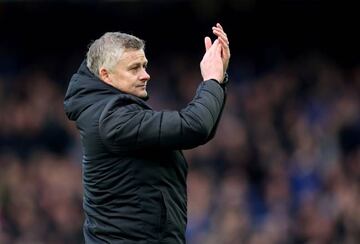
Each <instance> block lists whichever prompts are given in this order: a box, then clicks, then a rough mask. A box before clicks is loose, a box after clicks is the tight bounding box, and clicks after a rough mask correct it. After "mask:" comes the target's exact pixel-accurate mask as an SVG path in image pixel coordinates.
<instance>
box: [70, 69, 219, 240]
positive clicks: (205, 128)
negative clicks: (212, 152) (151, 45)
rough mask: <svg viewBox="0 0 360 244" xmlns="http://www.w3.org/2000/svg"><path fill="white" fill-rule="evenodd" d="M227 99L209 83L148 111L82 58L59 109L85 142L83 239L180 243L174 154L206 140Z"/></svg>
mask: <svg viewBox="0 0 360 244" xmlns="http://www.w3.org/2000/svg"><path fill="white" fill-rule="evenodd" d="M224 103H225V92H224V89H223V88H222V87H221V86H220V85H219V84H218V83H217V82H216V81H214V80H208V81H204V82H202V83H201V84H200V85H199V88H198V90H197V93H196V96H195V97H194V99H193V100H192V101H191V102H190V103H189V104H188V105H187V107H185V108H184V109H182V110H181V111H154V110H152V109H151V108H150V107H149V106H148V105H147V104H146V103H145V102H144V100H142V99H140V98H138V97H136V96H133V95H129V94H125V93H123V92H121V91H119V90H117V89H115V88H113V87H112V86H109V85H107V84H106V83H104V82H102V81H101V80H99V79H98V78H97V77H96V76H94V75H93V74H92V73H91V72H90V71H89V70H88V68H87V67H86V65H85V62H83V63H82V65H81V66H80V68H79V70H78V71H77V73H76V74H74V75H73V76H72V78H71V80H70V83H69V87H68V90H67V93H66V96H65V101H64V108H65V112H66V115H67V116H68V118H69V119H70V120H74V121H76V125H77V128H78V129H79V132H80V137H81V142H82V147H83V186H84V199H83V208H84V212H85V217H86V218H85V223H84V236H85V241H86V243H96V244H99V243H112V244H113V243H124V244H132V243H134V244H135V243H136V244H142V243H143V244H145V243H149V244H150V243H167V244H171V243H185V229H186V221H187V194H186V190H187V189H186V175H187V167H188V166H187V163H186V160H185V158H184V156H183V154H182V152H181V151H180V150H181V149H189V148H194V147H196V146H198V145H201V144H204V143H206V142H207V141H209V140H210V139H211V138H212V137H213V136H214V134H215V130H216V126H217V123H218V122H219V119H220V115H221V112H222V109H223V107H224Z"/></svg>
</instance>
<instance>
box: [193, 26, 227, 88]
mask: <svg viewBox="0 0 360 244" xmlns="http://www.w3.org/2000/svg"><path fill="white" fill-rule="evenodd" d="M212 30H213V33H214V34H215V35H216V36H217V39H216V40H215V42H214V43H212V42H211V39H210V38H209V37H205V49H206V53H205V55H204V57H203V60H202V61H201V63H200V67H201V74H202V76H203V78H204V80H206V79H209V75H210V74H211V72H208V71H207V70H206V69H207V67H206V66H207V65H208V64H206V65H205V63H208V62H209V60H206V59H207V58H208V56H212V57H213V58H214V54H213V53H212V54H207V53H208V52H215V53H216V51H214V50H216V49H217V48H219V47H220V50H218V51H220V53H219V54H220V58H221V63H222V66H223V67H222V74H221V75H220V76H219V74H214V73H215V72H217V71H215V70H214V72H212V73H213V74H211V75H212V76H213V77H211V76H210V78H214V79H216V80H218V81H219V82H220V83H222V81H223V79H224V74H225V72H226V70H227V68H228V66H229V60H230V48H229V40H228V38H227V35H226V33H225V32H224V30H223V28H222V26H221V25H220V24H219V23H217V24H216V26H213V27H212ZM215 46H216V47H215ZM216 62H218V57H217V56H216V60H213V65H215V63H216ZM209 73H210V74H209ZM215 77H218V78H215Z"/></svg>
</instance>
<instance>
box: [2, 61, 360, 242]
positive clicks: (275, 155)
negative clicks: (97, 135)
mask: <svg viewBox="0 0 360 244" xmlns="http://www.w3.org/2000/svg"><path fill="white" fill-rule="evenodd" d="M169 60H172V61H169ZM157 62H158V63H157ZM198 67H199V64H198V60H197V59H191V58H186V57H182V56H181V55H179V56H178V57H177V58H176V59H174V58H173V57H162V58H159V59H158V60H156V61H155V62H154V61H153V60H150V67H149V73H150V74H151V76H152V79H151V80H150V83H149V88H148V89H149V94H150V100H149V103H150V105H151V106H152V107H153V108H154V109H157V110H160V109H181V108H182V107H184V106H186V103H187V102H189V101H190V99H191V98H192V96H193V95H194V92H195V89H196V87H197V85H198V84H199V81H200V80H201V75H200V72H199V68H198ZM76 69H77V64H74V65H73V71H75V70H76ZM229 74H230V80H231V83H230V84H229V86H228V95H227V105H226V107H225V111H224V114H223V117H222V120H221V123H220V125H219V128H218V131H217V134H216V136H215V138H214V139H213V140H212V141H211V142H209V143H208V144H206V145H204V146H201V147H198V148H196V149H192V150H186V151H185V154H186V157H187V159H188V163H189V169H190V170H189V174H188V228H187V240H188V243H189V244H238V243H246V244H282V243H284V244H285V243H290V244H292V243H293V244H296V243H309V244H310V243H311V244H315V243H316V244H329V243H330V244H332V243H334V244H335V243H344V244H355V243H360V205H359V202H360V184H359V183H360V113H359V111H360V66H353V67H351V68H344V67H341V66H339V65H337V64H336V63H335V62H334V61H333V60H331V59H330V58H326V57H323V56H321V55H318V54H308V55H304V56H302V57H297V58H294V59H291V60H285V61H283V62H278V63H277V64H276V65H273V66H271V67H265V68H264V69H261V70H258V69H257V66H256V64H254V63H251V62H250V61H249V62H246V61H240V60H236V59H235V57H234V58H232V60H231V64H230V70H229ZM69 78H70V77H68V79H69ZM67 82H68V80H66V79H57V78H56V77H55V78H54V77H52V76H51V75H50V74H48V73H47V72H45V71H43V70H41V69H29V70H25V71H23V72H19V73H17V74H1V73H0V109H1V113H0V243H4V244H7V243H14V244H20V243H21V244H22V243H30V244H32V243H34V244H35V243H36V244H42V243H54V244H65V243H66V244H72V243H83V236H82V224H83V212H82V185H81V183H82V179H81V157H82V155H81V154H82V152H81V145H80V141H79V135H78V133H77V131H76V128H75V125H74V124H73V123H72V122H69V121H68V120H67V118H66V116H65V114H64V112H63V97H64V94H65V89H66V85H67Z"/></svg>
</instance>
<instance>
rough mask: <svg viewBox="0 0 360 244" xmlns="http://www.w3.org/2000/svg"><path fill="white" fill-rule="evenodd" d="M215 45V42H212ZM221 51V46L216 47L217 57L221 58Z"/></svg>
mask: <svg viewBox="0 0 360 244" xmlns="http://www.w3.org/2000/svg"><path fill="white" fill-rule="evenodd" d="M216 41H218V39H216ZM214 43H215V42H214ZM217 44H219V42H217ZM221 50H222V47H221V45H216V50H215V52H216V54H217V55H219V56H220V57H221Z"/></svg>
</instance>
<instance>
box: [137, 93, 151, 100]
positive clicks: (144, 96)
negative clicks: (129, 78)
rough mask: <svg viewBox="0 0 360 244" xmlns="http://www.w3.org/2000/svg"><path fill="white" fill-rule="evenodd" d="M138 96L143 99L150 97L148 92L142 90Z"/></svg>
mask: <svg viewBox="0 0 360 244" xmlns="http://www.w3.org/2000/svg"><path fill="white" fill-rule="evenodd" d="M137 96H138V97H139V98H142V99H147V98H148V97H149V96H148V93H147V92H141V93H139V94H137Z"/></svg>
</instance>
